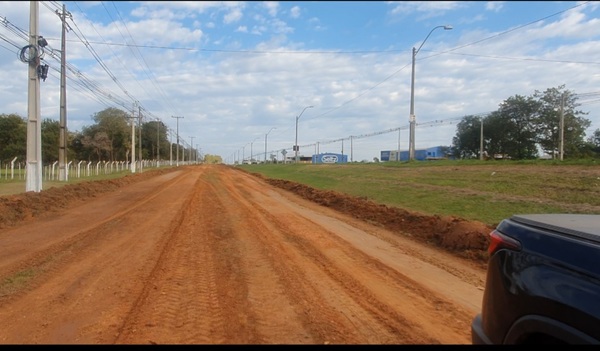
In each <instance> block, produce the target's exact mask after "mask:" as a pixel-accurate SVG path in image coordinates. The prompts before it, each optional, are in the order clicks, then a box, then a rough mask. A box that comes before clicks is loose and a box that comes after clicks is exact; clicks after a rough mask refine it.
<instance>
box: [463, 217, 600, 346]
mask: <svg viewBox="0 0 600 351" xmlns="http://www.w3.org/2000/svg"><path fill="white" fill-rule="evenodd" d="M490 239H491V241H490V245H489V248H488V253H489V260H488V270H487V278H486V284H485V290H484V294H483V303H482V309H481V313H479V314H478V315H477V316H475V318H474V319H473V322H472V324H471V335H472V342H473V344H599V343H600V215H585V214H532V215H514V216H512V217H510V218H508V219H504V220H503V221H502V222H500V224H498V226H497V227H496V229H495V230H493V231H492V232H491V233H490Z"/></svg>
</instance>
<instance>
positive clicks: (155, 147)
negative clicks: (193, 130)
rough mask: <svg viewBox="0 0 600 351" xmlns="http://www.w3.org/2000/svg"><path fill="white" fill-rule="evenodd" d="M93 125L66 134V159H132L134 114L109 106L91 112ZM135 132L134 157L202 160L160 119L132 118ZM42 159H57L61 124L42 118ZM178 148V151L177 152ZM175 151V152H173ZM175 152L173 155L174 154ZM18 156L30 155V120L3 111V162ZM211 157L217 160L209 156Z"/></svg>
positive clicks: (0, 131)
mask: <svg viewBox="0 0 600 351" xmlns="http://www.w3.org/2000/svg"><path fill="white" fill-rule="evenodd" d="M92 120H93V121H94V124H92V125H90V126H85V127H83V128H82V130H81V131H75V132H70V131H69V132H68V133H67V134H68V135H67V160H79V161H87V162H97V161H107V162H111V161H128V160H130V159H131V133H132V126H131V123H132V118H131V115H130V114H129V113H127V112H125V111H123V110H120V109H117V108H113V107H109V108H107V109H104V110H102V111H100V112H97V113H94V114H93V115H92ZM133 121H135V123H134V128H133V130H134V132H135V133H136V135H135V139H136V140H135V153H136V155H135V158H136V159H139V155H140V149H139V147H140V138H139V136H140V128H141V157H142V159H145V160H148V159H152V160H169V159H171V158H172V159H173V160H175V155H176V154H177V152H179V159H180V160H184V159H185V160H189V158H190V155H191V156H192V157H193V158H194V160H198V161H202V159H201V158H202V157H201V155H200V154H198V153H197V152H196V150H192V149H191V148H186V147H184V146H183V145H177V143H171V142H170V141H169V139H168V134H167V131H168V127H167V126H166V125H165V124H164V123H162V122H161V121H148V122H143V123H137V118H136V119H133ZM40 127H41V134H42V159H43V162H44V164H51V163H54V162H56V161H58V157H59V140H60V123H59V122H58V121H55V120H51V119H43V120H42V123H41V126H40ZM177 147H179V151H177ZM171 152H172V154H171ZM171 155H173V156H171ZM15 157H17V159H18V160H19V161H21V162H22V161H25V160H26V157H27V120H26V119H25V118H24V117H21V116H19V115H17V114H8V115H6V114H0V161H1V162H2V163H6V162H10V161H12V160H13V159H14V158H15ZM210 159H215V158H214V157H212V156H211V157H210Z"/></svg>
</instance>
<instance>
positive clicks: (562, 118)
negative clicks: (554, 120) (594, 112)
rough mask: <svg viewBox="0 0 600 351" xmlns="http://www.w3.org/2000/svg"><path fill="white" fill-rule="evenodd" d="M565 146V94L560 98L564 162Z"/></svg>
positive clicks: (561, 146)
mask: <svg viewBox="0 0 600 351" xmlns="http://www.w3.org/2000/svg"><path fill="white" fill-rule="evenodd" d="M564 146H565V93H563V94H562V95H561V96H560V160H561V161H562V160H563V156H564V153H565V151H564Z"/></svg>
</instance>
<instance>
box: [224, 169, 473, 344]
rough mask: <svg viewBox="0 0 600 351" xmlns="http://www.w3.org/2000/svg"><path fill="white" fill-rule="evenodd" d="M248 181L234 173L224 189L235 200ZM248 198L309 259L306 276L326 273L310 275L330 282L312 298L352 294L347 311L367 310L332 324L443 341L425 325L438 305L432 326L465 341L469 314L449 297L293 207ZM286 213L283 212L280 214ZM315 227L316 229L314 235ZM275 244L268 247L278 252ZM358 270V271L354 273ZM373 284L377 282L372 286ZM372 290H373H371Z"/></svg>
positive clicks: (394, 339)
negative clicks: (232, 186) (233, 180)
mask: <svg viewBox="0 0 600 351" xmlns="http://www.w3.org/2000/svg"><path fill="white" fill-rule="evenodd" d="M254 182H255V180H254V179H250V178H247V177H245V178H244V181H243V182H240V181H239V179H237V183H236V187H235V188H236V189H230V191H229V193H236V192H237V193H238V194H239V195H238V196H239V200H240V201H242V200H241V199H248V194H246V189H248V188H252V187H256V185H252V184H251V183H254ZM229 183H231V182H228V184H229ZM236 190H237V191H236ZM253 194H254V192H253ZM254 200H255V201H252V204H250V206H252V205H254V210H255V211H256V210H259V211H261V212H262V215H263V217H264V218H266V221H265V222H266V223H270V224H271V226H272V227H275V230H273V229H271V230H267V231H266V232H268V233H277V232H279V233H281V235H282V236H283V241H287V242H293V243H295V248H296V249H298V251H299V252H300V255H299V256H302V257H304V258H306V257H309V258H310V259H309V260H308V261H311V262H312V263H313V264H314V266H316V268H315V269H316V270H317V272H312V273H311V274H309V275H310V276H315V275H318V274H323V273H324V274H325V275H326V276H327V277H328V278H329V279H326V278H325V277H324V279H313V281H319V282H321V283H320V284H323V282H325V281H330V282H331V283H330V284H329V286H327V287H324V288H322V291H323V295H322V296H321V297H320V298H316V300H317V302H318V300H319V299H324V298H326V297H327V296H334V299H330V301H329V302H328V303H329V304H331V305H332V306H336V305H337V304H339V303H340V296H344V297H346V298H348V299H352V301H353V304H354V306H353V307H352V308H351V311H352V312H353V313H355V314H360V313H358V312H357V311H359V312H362V314H365V313H366V314H368V315H369V318H364V316H361V317H360V318H358V317H357V318H355V321H353V322H351V326H348V325H345V326H344V325H340V326H337V327H336V328H335V329H336V330H340V329H342V330H343V329H344V328H346V329H348V330H351V329H352V328H353V326H354V328H355V326H356V325H361V326H368V327H362V329H367V330H365V334H364V335H363V337H364V336H370V335H377V336H379V337H381V336H385V335H386V332H385V331H392V333H391V335H388V337H387V339H386V338H385V337H383V338H382V339H378V340H368V339H367V341H365V339H362V340H363V341H362V342H376V343H397V342H404V343H414V342H420V343H423V342H424V343H436V342H447V340H443V339H436V336H435V335H436V332H435V331H431V330H428V329H429V327H430V326H431V322H430V319H431V318H434V319H435V318H437V319H440V318H439V316H440V314H441V315H444V311H447V312H448V314H447V317H445V318H441V321H440V322H439V323H440V325H439V326H437V327H438V328H441V330H440V332H439V333H437V334H439V335H445V336H446V337H448V335H453V337H455V338H457V339H455V340H461V339H462V341H461V342H468V332H466V331H467V330H468V327H469V323H470V320H471V318H472V316H471V315H470V314H469V313H468V312H465V311H462V312H461V313H458V314H456V313H454V312H453V311H456V310H457V306H455V305H454V304H453V303H451V302H450V301H444V300H441V299H440V298H439V297H437V296H436V294H432V292H429V291H427V290H426V289H424V288H422V287H420V286H418V285H417V284H416V283H415V282H414V281H413V280H411V279H408V278H407V277H405V276H403V275H401V274H399V273H398V272H397V271H394V270H391V269H389V268H388V267H386V266H385V265H383V264H381V263H380V262H378V261H377V260H373V259H372V258H370V257H368V256H367V255H365V254H362V253H361V252H359V251H357V250H356V248H354V247H351V246H350V245H348V243H347V242H345V241H343V240H342V239H340V238H339V237H337V236H335V235H334V234H332V233H330V232H328V231H326V230H325V231H324V230H323V229H322V228H320V227H318V226H316V227H315V223H311V221H310V219H307V218H300V220H298V219H297V218H292V217H297V216H291V215H289V213H291V212H293V211H291V210H290V209H282V210H281V213H277V209H276V208H275V207H269V206H268V205H267V204H268V203H269V202H272V200H271V201H269V199H268V198H267V196H261V198H260V199H254ZM246 201H248V200H246ZM256 204H260V207H259V208H257V206H256ZM286 213H287V217H282V216H283V215H284V214H286ZM315 233H322V234H320V235H319V234H317V235H315ZM303 234H304V235H303ZM308 238H310V239H308ZM277 241H278V240H273V239H272V238H271V239H265V244H270V245H273V243H274V242H277ZM323 248H327V250H323ZM281 250H282V249H279V250H271V251H273V252H279V251H281ZM324 253H325V254H324ZM288 259H289V261H292V262H293V261H294V260H298V258H294V257H289V258H288ZM305 260H306V259H305ZM284 261H288V260H284ZM296 266H302V267H304V266H305V263H302V264H300V263H298V264H296ZM346 267H350V268H346ZM361 271H362V272H361ZM359 272H361V273H360V274H359ZM353 277H357V278H353ZM361 278H363V279H365V280H364V281H359V280H358V279H361ZM374 286H376V287H377V288H376V289H373V287H374ZM328 291H336V293H330V294H329V295H328V294H327V292H328ZM374 292H376V293H377V294H379V295H376V294H375V293H374ZM398 295H405V297H404V299H407V300H412V301H420V302H419V303H418V304H415V306H416V307H414V309H413V310H412V311H411V307H410V305H407V304H406V303H405V302H403V303H402V304H400V306H393V305H392V303H391V302H393V301H394V299H396V300H397V298H395V297H394V296H398ZM390 296H392V298H390ZM313 303H314V302H313ZM424 305H429V306H430V307H429V309H430V313H428V314H425V315H423V316H420V313H421V312H422V311H423V308H424ZM321 307H323V306H321ZM346 307H348V305H346ZM359 307H360V308H359ZM361 309H362V310H361ZM324 310H327V309H326V308H320V309H319V311H320V312H321V313H322V312H323V311H324ZM407 310H408V311H407ZM459 310H460V309H459ZM340 311H343V309H340ZM407 312H408V313H407ZM334 313H335V312H334ZM337 315H339V313H337ZM405 315H406V316H407V317H405ZM331 318H333V316H331ZM365 319H366V321H365ZM369 319H370V320H369ZM409 321H410V322H409ZM457 321H460V323H456V322H457ZM445 322H448V323H445ZM342 324H343V323H342ZM377 327H378V328H377ZM419 329H421V331H419ZM329 337H331V335H330V336H329ZM399 337H400V339H399ZM334 342H335V340H334ZM344 342H347V341H344ZM454 342H456V341H454Z"/></svg>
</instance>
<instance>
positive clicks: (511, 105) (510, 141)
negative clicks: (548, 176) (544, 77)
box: [484, 95, 540, 160]
mask: <svg viewBox="0 0 600 351" xmlns="http://www.w3.org/2000/svg"><path fill="white" fill-rule="evenodd" d="M539 107H540V104H539V103H538V102H537V101H536V100H535V99H534V98H532V97H524V96H521V95H515V96H512V97H509V98H508V99H506V100H504V102H502V103H501V104H500V108H499V109H498V111H497V113H496V114H493V115H492V116H490V117H491V118H497V119H498V120H497V121H494V122H495V123H497V124H499V125H498V127H500V126H501V129H502V134H499V133H497V132H498V129H494V128H488V129H490V130H492V131H494V132H496V133H494V135H492V136H491V137H490V139H491V140H490V150H488V152H489V153H490V154H496V153H499V154H502V155H508V156H509V157H511V158H513V159H518V160H523V159H531V158H537V156H538V150H537V145H536V136H537V134H536V133H537V120H538V113H539V112H538V111H539ZM490 124H492V123H490ZM484 133H485V131H484ZM493 145H497V146H499V149H498V150H494V148H493Z"/></svg>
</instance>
